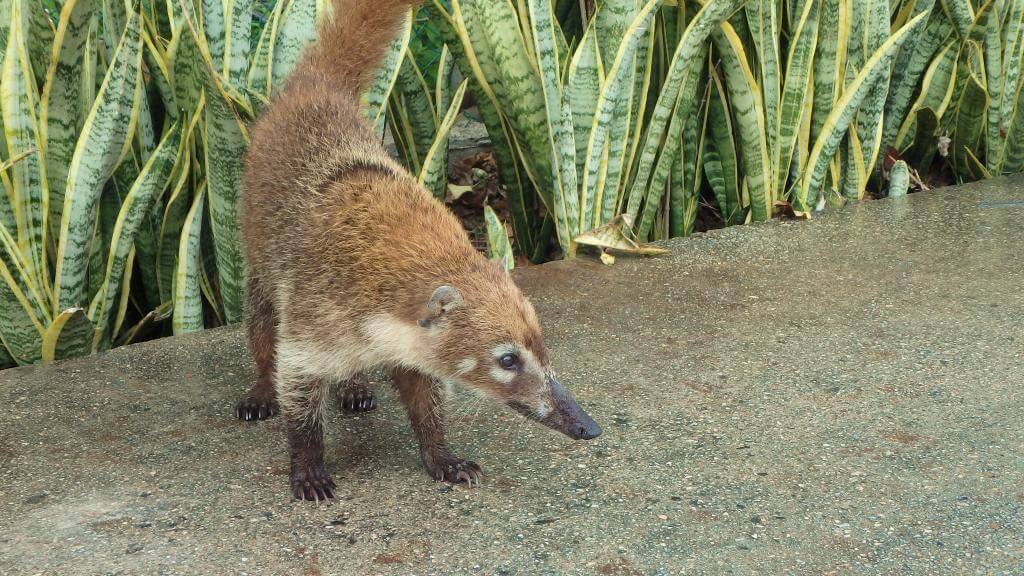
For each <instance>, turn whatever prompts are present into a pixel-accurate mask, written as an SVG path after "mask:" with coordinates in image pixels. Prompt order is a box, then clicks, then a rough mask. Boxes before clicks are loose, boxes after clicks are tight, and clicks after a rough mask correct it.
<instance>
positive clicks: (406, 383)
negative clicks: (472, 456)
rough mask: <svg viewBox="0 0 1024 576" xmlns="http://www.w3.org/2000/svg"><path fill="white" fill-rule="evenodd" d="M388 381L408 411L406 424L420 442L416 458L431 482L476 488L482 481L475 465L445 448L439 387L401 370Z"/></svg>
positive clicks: (415, 374)
mask: <svg viewBox="0 0 1024 576" xmlns="http://www.w3.org/2000/svg"><path fill="white" fill-rule="evenodd" d="M392 378H393V380H394V384H395V388H396V389H397V391H398V397H399V398H400V399H401V400H402V404H405V408H406V409H407V410H408V411H409V421H410V422H411V423H412V429H413V432H415V433H416V438H417V439H418V440H419V442H420V457H421V458H422V459H423V466H424V467H425V468H426V469H427V473H428V474H430V476H431V477H432V478H434V479H435V480H445V481H447V482H451V483H453V484H459V483H461V482H465V483H466V484H468V485H469V486H472V485H473V484H477V485H479V484H480V479H481V478H482V477H483V472H482V471H481V470H480V467H479V466H477V464H476V463H475V462H472V461H469V460H463V459H462V458H456V457H455V456H452V455H451V453H450V452H448V447H447V446H446V445H445V442H444V414H443V407H442V406H441V394H443V390H442V388H441V385H440V383H438V382H437V381H435V380H433V379H431V378H428V377H427V376H424V375H423V374H421V373H419V372H416V371H413V370H406V369H404V368H396V369H395V370H394V371H393V372H392Z"/></svg>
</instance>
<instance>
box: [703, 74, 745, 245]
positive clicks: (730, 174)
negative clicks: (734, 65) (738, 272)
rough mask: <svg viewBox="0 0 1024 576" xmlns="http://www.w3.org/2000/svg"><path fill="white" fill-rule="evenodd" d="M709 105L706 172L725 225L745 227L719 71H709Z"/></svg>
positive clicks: (731, 129)
mask: <svg viewBox="0 0 1024 576" xmlns="http://www.w3.org/2000/svg"><path fill="white" fill-rule="evenodd" d="M710 78H711V82H710V89H711V91H710V98H709V102H708V139H707V144H708V149H707V150H705V151H704V172H705V173H706V174H707V175H708V183H709V184H710V185H711V190H712V191H713V192H714V193H715V198H716V199H717V200H718V209H719V212H720V213H721V214H722V220H723V222H724V223H725V225H726V226H731V225H734V224H742V223H743V221H744V220H745V218H746V216H745V213H744V206H743V200H742V198H741V192H742V191H741V189H740V179H739V171H738V168H739V166H738V162H737V158H736V143H735V141H734V140H733V133H734V130H733V125H732V116H731V115H730V114H729V109H728V108H727V105H728V104H727V97H726V91H725V86H724V85H723V84H722V80H721V77H720V74H719V72H718V70H716V69H714V68H712V69H711V71H710Z"/></svg>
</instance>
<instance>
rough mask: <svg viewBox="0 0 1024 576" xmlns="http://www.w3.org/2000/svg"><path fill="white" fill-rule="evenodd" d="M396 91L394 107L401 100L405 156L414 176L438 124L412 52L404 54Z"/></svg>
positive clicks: (432, 103) (425, 84)
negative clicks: (404, 130)
mask: <svg viewBox="0 0 1024 576" xmlns="http://www.w3.org/2000/svg"><path fill="white" fill-rule="evenodd" d="M395 87H396V88H397V90H396V91H395V92H393V93H392V99H393V101H394V102H395V103H396V104H397V102H398V101H401V108H402V112H403V115H404V121H403V124H405V126H406V134H407V135H408V144H409V146H408V155H409V157H410V159H411V163H410V169H411V171H412V172H413V173H417V172H419V170H420V166H421V165H422V162H423V157H424V156H425V155H426V153H427V150H429V149H430V145H431V144H432V143H433V142H434V135H435V133H436V132H437V125H438V122H440V118H439V117H438V114H439V112H438V110H437V109H436V108H435V106H434V102H433V100H434V98H433V94H432V90H430V87H428V86H427V81H426V79H425V78H424V77H423V74H422V73H421V72H420V69H419V68H418V67H417V66H416V60H415V57H414V56H413V55H412V52H409V51H406V55H405V58H404V59H403V61H402V65H401V67H400V68H399V74H398V82H397V83H396V86H395Z"/></svg>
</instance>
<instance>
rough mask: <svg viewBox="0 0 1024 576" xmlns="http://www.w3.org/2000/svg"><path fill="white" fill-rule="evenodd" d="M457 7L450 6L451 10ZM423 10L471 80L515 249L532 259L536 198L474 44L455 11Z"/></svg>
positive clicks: (429, 6)
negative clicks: (494, 161) (502, 195)
mask: <svg viewBox="0 0 1024 576" xmlns="http://www.w3.org/2000/svg"><path fill="white" fill-rule="evenodd" d="M457 8H458V4H455V5H453V10H456V9H457ZM425 10H426V11H427V14H428V15H429V17H430V18H431V19H432V20H433V21H435V22H438V24H439V29H440V32H441V35H442V37H443V38H444V40H445V43H446V45H447V46H448V47H449V48H450V49H451V51H452V56H453V58H454V60H455V63H456V64H457V65H458V66H459V70H460V72H461V73H462V75H463V76H464V77H466V78H472V80H471V81H470V84H469V90H470V93H471V94H472V95H473V97H474V100H475V101H476V105H477V109H478V110H479V111H480V117H481V119H482V120H483V122H484V126H485V127H486V128H487V134H488V135H489V136H490V139H491V146H492V148H493V150H494V156H495V158H496V159H497V164H498V179H499V181H500V182H501V185H502V186H503V187H504V188H505V193H506V196H507V199H508V208H509V213H510V215H511V218H512V229H513V230H514V231H515V235H516V246H517V247H518V248H519V250H521V251H522V252H523V253H524V254H526V255H528V256H531V257H532V256H533V255H534V253H535V252H541V251H542V250H541V249H540V246H541V245H542V244H543V242H540V243H536V244H535V243H534V234H536V231H535V230H534V228H533V223H534V222H536V221H537V215H536V211H535V210H534V209H533V203H534V202H535V198H536V197H535V196H534V194H533V191H532V183H531V182H530V181H529V179H528V178H527V176H526V174H525V172H526V170H525V167H524V166H523V165H522V163H521V161H520V159H519V157H518V155H517V154H516V152H515V147H514V145H513V143H512V135H511V130H510V129H509V128H508V126H507V124H506V123H505V121H504V119H503V118H502V117H501V114H500V113H499V111H498V108H497V99H496V97H495V96H494V92H493V90H492V89H491V88H490V86H489V85H488V83H487V78H486V77H485V76H484V74H483V71H482V68H481V65H480V62H479V60H478V58H477V56H476V54H475V53H474V52H473V45H472V43H471V42H470V40H469V37H468V35H467V34H465V30H464V28H463V24H464V23H463V22H462V20H461V17H459V16H458V12H456V16H453V15H452V14H449V13H448V12H447V10H445V9H444V7H443V6H441V5H440V3H438V2H436V1H435V2H432V3H430V4H427V5H426V6H425ZM538 258H540V256H538Z"/></svg>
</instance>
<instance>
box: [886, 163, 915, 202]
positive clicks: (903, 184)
mask: <svg viewBox="0 0 1024 576" xmlns="http://www.w3.org/2000/svg"><path fill="white" fill-rule="evenodd" d="M909 189H910V168H909V167H908V166H907V163H906V162H904V161H903V160H897V161H896V163H894V164H893V165H892V170H890V171H889V198H901V197H903V196H906V195H907V190H909Z"/></svg>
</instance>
